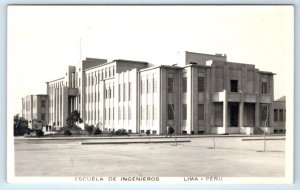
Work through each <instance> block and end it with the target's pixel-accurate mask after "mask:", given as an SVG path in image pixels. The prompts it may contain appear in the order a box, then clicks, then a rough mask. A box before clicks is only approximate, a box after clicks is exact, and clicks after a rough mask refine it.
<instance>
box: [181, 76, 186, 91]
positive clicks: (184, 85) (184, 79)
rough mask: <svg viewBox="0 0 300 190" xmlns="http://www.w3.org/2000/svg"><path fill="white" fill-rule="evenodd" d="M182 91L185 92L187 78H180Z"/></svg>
mask: <svg viewBox="0 0 300 190" xmlns="http://www.w3.org/2000/svg"><path fill="white" fill-rule="evenodd" d="M182 92H187V78H186V77H183V78H182Z"/></svg>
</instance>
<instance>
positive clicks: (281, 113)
mask: <svg viewBox="0 0 300 190" xmlns="http://www.w3.org/2000/svg"><path fill="white" fill-rule="evenodd" d="M279 121H280V122H283V110H282V109H281V110H279Z"/></svg>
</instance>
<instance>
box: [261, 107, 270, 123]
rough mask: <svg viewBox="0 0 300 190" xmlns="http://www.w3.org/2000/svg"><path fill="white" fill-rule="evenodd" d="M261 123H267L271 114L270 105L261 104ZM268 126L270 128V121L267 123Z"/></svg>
mask: <svg viewBox="0 0 300 190" xmlns="http://www.w3.org/2000/svg"><path fill="white" fill-rule="evenodd" d="M260 111H261V113H260V121H261V122H263V125H264V124H265V122H266V119H267V115H268V113H269V105H268V104H260ZM267 126H268V121H267Z"/></svg>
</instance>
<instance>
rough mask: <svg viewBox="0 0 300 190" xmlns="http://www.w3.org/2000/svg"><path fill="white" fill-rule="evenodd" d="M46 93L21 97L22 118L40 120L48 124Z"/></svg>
mask: <svg viewBox="0 0 300 190" xmlns="http://www.w3.org/2000/svg"><path fill="white" fill-rule="evenodd" d="M48 111H49V106H48V95H46V94H38V95H28V96H26V97H24V98H22V118H24V119H26V120H28V121H29V122H31V121H32V120H34V119H37V120H40V121H41V122H42V124H43V125H47V124H48V122H49V121H48Z"/></svg>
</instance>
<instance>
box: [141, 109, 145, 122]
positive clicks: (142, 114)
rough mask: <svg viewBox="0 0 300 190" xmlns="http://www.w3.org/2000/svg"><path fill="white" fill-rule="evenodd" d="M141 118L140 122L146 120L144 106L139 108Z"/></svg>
mask: <svg viewBox="0 0 300 190" xmlns="http://www.w3.org/2000/svg"><path fill="white" fill-rule="evenodd" d="M141 118H142V120H145V119H146V113H145V106H141Z"/></svg>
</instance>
